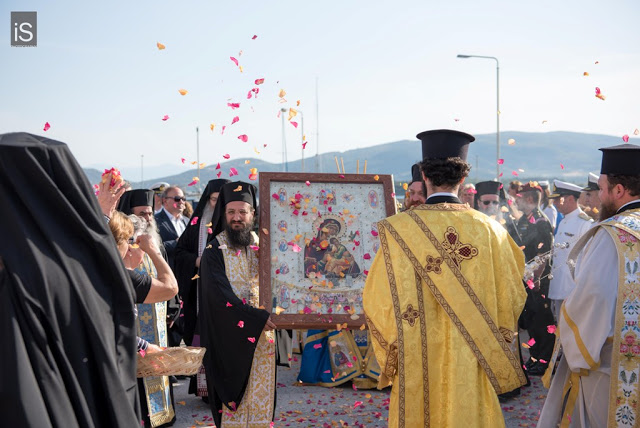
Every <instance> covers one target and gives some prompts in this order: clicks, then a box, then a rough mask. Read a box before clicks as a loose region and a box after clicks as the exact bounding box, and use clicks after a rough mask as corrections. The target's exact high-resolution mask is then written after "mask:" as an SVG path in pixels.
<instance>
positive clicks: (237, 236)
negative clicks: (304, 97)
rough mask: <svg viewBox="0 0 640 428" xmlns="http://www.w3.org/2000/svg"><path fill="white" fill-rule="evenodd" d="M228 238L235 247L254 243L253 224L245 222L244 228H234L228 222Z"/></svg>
mask: <svg viewBox="0 0 640 428" xmlns="http://www.w3.org/2000/svg"><path fill="white" fill-rule="evenodd" d="M225 230H226V232H227V238H229V242H230V243H231V245H232V246H233V247H236V248H240V247H248V246H249V245H251V244H253V235H252V234H251V224H245V225H244V228H243V229H240V230H234V229H232V228H231V226H230V225H228V224H227V226H226V228H225Z"/></svg>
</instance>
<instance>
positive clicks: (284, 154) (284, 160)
mask: <svg viewBox="0 0 640 428" xmlns="http://www.w3.org/2000/svg"><path fill="white" fill-rule="evenodd" d="M286 111H287V109H285V108H282V109H280V116H281V117H282V167H283V168H284V171H285V172H289V165H287V139H286V137H285V135H284V114H285V113H286Z"/></svg>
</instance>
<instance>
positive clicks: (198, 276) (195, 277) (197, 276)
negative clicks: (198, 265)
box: [191, 274, 200, 281]
mask: <svg viewBox="0 0 640 428" xmlns="http://www.w3.org/2000/svg"><path fill="white" fill-rule="evenodd" d="M198 278H200V275H198V274H195V275H194V277H193V278H191V280H192V281H193V280H194V279H198Z"/></svg>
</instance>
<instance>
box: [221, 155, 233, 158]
mask: <svg viewBox="0 0 640 428" xmlns="http://www.w3.org/2000/svg"><path fill="white" fill-rule="evenodd" d="M222 157H223V158H225V159H229V158H230V157H231V156H229V155H228V154H226V155H222Z"/></svg>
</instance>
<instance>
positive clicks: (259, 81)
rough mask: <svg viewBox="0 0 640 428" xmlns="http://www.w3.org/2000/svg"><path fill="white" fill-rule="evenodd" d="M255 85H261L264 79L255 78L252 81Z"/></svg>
mask: <svg viewBox="0 0 640 428" xmlns="http://www.w3.org/2000/svg"><path fill="white" fill-rule="evenodd" d="M254 83H255V84H256V85H262V84H263V83H264V79H256V81H255V82H254Z"/></svg>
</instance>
